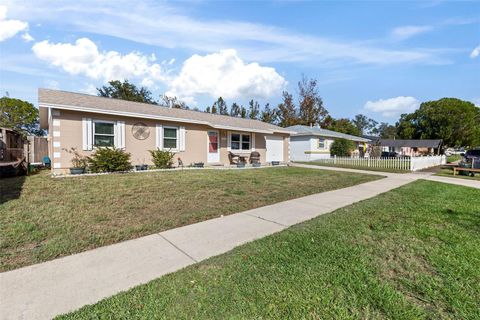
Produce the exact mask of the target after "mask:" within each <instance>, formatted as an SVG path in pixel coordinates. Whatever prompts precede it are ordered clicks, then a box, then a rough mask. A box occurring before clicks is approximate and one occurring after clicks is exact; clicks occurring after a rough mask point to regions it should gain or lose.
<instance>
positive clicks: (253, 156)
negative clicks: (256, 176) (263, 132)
mask: <svg viewBox="0 0 480 320" xmlns="http://www.w3.org/2000/svg"><path fill="white" fill-rule="evenodd" d="M250 163H251V164H258V163H260V152H258V151H252V153H250Z"/></svg>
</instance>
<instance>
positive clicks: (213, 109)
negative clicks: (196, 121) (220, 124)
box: [210, 103, 218, 114]
mask: <svg viewBox="0 0 480 320" xmlns="http://www.w3.org/2000/svg"><path fill="white" fill-rule="evenodd" d="M210 112H211V113H214V114H217V113H218V109H217V105H216V104H215V103H214V104H213V105H212V109H211V111H210Z"/></svg>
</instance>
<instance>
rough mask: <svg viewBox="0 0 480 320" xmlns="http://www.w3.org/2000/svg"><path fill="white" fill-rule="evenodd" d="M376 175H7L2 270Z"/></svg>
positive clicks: (295, 171) (2, 195) (0, 232)
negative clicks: (14, 176) (66, 176)
mask: <svg viewBox="0 0 480 320" xmlns="http://www.w3.org/2000/svg"><path fill="white" fill-rule="evenodd" d="M378 178H380V177H379V176H373V175H363V174H352V173H345V172H332V171H322V170H311V169H303V168H287V167H279V168H265V169H258V170H185V171H172V172H149V173H128V174H113V175H104V176H91V177H75V178H74V177H72V178H56V179H53V178H51V177H50V176H49V175H48V174H47V173H46V172H44V173H41V174H39V175H35V176H29V177H17V178H9V179H2V180H1V182H0V188H1V189H0V191H1V192H0V240H1V241H0V261H1V266H0V271H6V270H11V269H15V268H19V267H22V266H26V265H31V264H34V263H38V262H42V261H46V260H51V259H54V258H58V257H61V256H65V255H69V254H73V253H78V252H81V251H85V250H88V249H92V248H95V247H99V246H104V245H108V244H112V243H115V242H119V241H122V240H127V239H133V238H137V237H140V236H144V235H148V234H152V233H155V232H160V231H164V230H167V229H171V228H175V227H179V226H182V225H187V224H191V223H195V222H199V221H202V220H206V219H210V218H214V217H218V216H220V215H227V214H231V213H235V212H239V211H244V210H248V209H253V208H256V207H261V206H265V205H269V204H273V203H275V202H279V201H284V200H288V199H293V198H297V197H301V196H305V195H309V194H313V193H318V192H324V191H328V190H333V189H338V188H344V187H348V186H352V185H355V184H359V183H363V182H367V181H372V180H375V179H378Z"/></svg>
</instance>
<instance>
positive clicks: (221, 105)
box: [212, 97, 228, 115]
mask: <svg viewBox="0 0 480 320" xmlns="http://www.w3.org/2000/svg"><path fill="white" fill-rule="evenodd" d="M213 110H216V111H217V112H218V113H219V114H223V115H228V108H227V103H226V102H225V100H223V98H222V97H218V99H217V101H215V103H214V104H213V106H212V113H217V112H213Z"/></svg>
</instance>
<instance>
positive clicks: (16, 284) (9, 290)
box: [0, 165, 480, 319]
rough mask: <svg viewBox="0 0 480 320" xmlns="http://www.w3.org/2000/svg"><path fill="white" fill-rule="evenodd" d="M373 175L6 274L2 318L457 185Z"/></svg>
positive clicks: (72, 303)
mask: <svg viewBox="0 0 480 320" xmlns="http://www.w3.org/2000/svg"><path fill="white" fill-rule="evenodd" d="M302 166H304V165H302ZM305 167H313V168H315V169H326V170H338V169H337V168H326V167H319V166H305ZM352 170H353V169H343V170H339V171H352ZM353 171H354V172H358V171H359V170H353ZM367 173H370V174H372V173H373V174H381V175H385V176H386V178H384V179H380V180H376V181H371V182H367V183H363V184H360V185H356V186H352V187H348V188H344V189H338V190H333V191H328V192H324V193H319V194H314V195H310V196H306V197H302V198H298V199H293V200H289V201H285V202H280V203H276V204H273V205H270V206H266V207H261V208H257V209H253V210H248V211H244V212H240V213H236V214H232V215H229V216H226V217H221V218H216V219H211V220H207V221H204V222H200V223H196V224H192V225H188V226H185V227H180V228H176V229H172V230H168V231H165V232H161V233H158V234H153V235H150V236H146V237H142V238H138V239H134V240H130V241H125V242H122V243H118V244H114V245H111V246H106V247H101V248H98V249H94V250H91V251H86V252H82V253H79V254H75V255H72V256H67V257H64V258H60V259H56V260H53V261H48V262H45V263H41V264H37V265H33V266H27V267H24V268H20V269H16V270H12V271H9V272H4V273H0V319H50V318H52V317H54V316H56V315H59V314H62V313H66V312H69V311H73V310H75V309H78V308H80V307H82V306H84V305H86V304H92V303H95V302H97V301H99V300H101V299H103V298H106V297H109V296H111V295H114V294H116V293H118V292H121V291H124V290H127V289H129V288H132V287H134V286H137V285H139V284H142V283H146V282H148V281H150V280H153V279H155V278H158V277H160V276H162V275H165V274H167V273H171V272H174V271H176V270H179V269H182V268H184V267H186V266H188V265H191V264H194V263H196V262H198V261H201V260H204V259H207V258H209V257H212V256H215V255H218V254H221V253H224V252H227V251H229V250H231V249H232V248H234V247H236V246H239V245H241V244H244V243H246V242H250V241H253V240H255V239H259V238H262V237H265V236H267V235H270V234H272V233H275V232H278V231H281V230H283V229H285V228H287V227H289V226H291V225H294V224H297V223H300V222H303V221H306V220H309V219H312V218H314V217H317V216H319V215H322V214H325V213H328V212H332V211H334V210H336V209H339V208H341V207H344V206H347V205H350V204H352V203H354V202H358V201H362V200H365V199H368V198H371V197H374V196H376V195H378V194H381V193H384V192H387V191H390V190H392V189H395V188H397V187H400V186H402V185H404V184H407V183H409V182H412V181H414V180H417V179H428V180H434V181H440V180H445V179H447V180H448V181H449V183H450V180H452V179H454V178H443V177H430V176H428V175H426V174H414V173H412V174H392V173H385V174H383V173H378V172H367ZM431 178H434V179H431ZM457 180H459V181H457ZM442 182H444V181H442ZM471 182H474V183H477V184H478V185H475V186H474V187H477V188H480V183H478V182H476V181H470V180H461V179H455V181H454V182H452V183H455V184H462V185H469V184H471ZM469 186H471V185H469Z"/></svg>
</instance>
